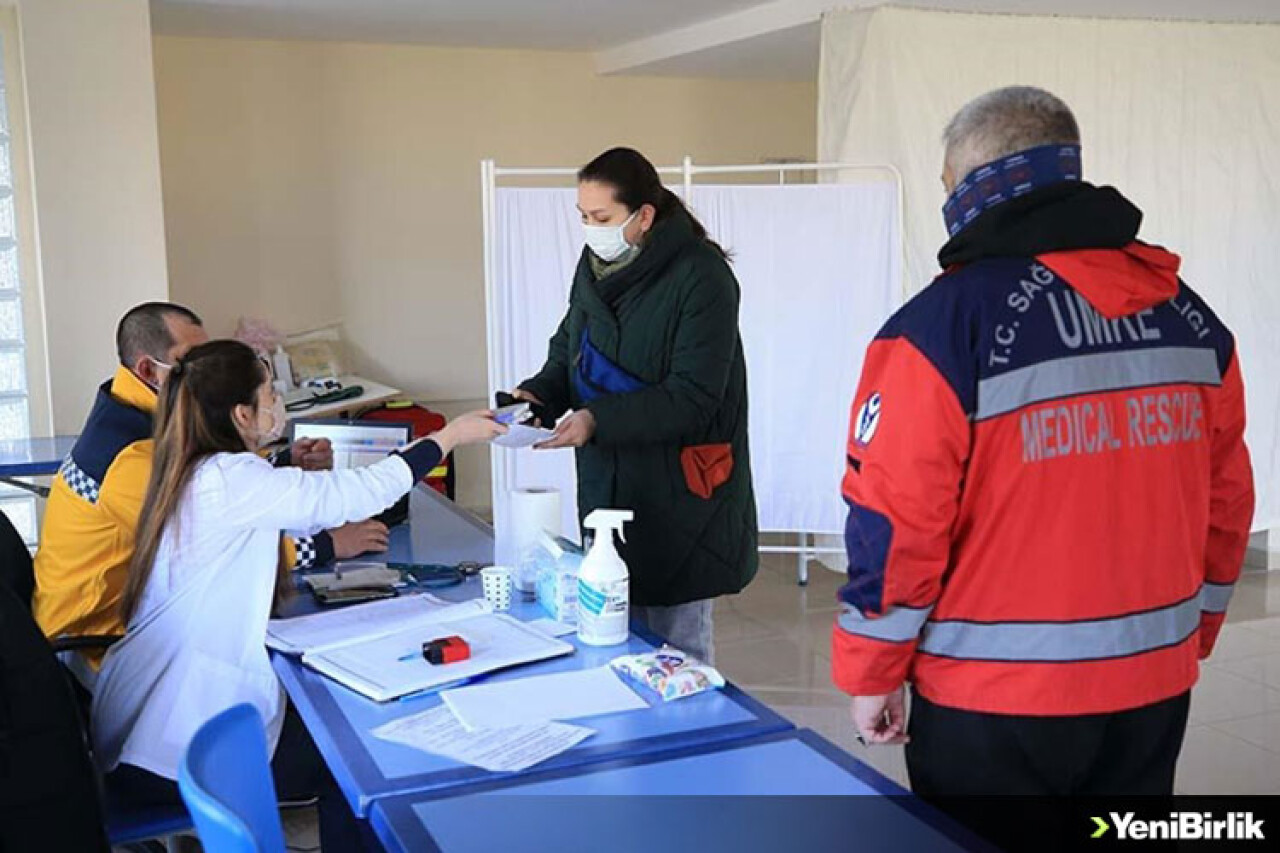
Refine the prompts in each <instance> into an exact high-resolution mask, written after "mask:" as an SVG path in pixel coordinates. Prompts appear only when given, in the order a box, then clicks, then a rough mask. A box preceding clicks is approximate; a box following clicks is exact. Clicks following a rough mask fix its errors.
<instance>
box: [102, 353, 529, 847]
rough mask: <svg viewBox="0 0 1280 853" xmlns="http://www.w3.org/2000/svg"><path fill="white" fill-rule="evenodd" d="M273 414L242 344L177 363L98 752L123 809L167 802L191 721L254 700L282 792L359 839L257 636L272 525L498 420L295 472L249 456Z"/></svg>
mask: <svg viewBox="0 0 1280 853" xmlns="http://www.w3.org/2000/svg"><path fill="white" fill-rule="evenodd" d="M284 424H285V414H284V407H283V405H282V401H281V400H280V398H279V396H278V395H277V394H275V392H274V391H273V390H272V387H271V382H270V375H269V372H268V371H267V369H266V367H265V365H264V364H263V363H262V362H261V361H260V360H259V359H258V357H257V356H256V355H255V353H254V352H253V350H251V349H250V348H249V347H247V346H245V345H244V344H241V343H238V342H236V341H213V342H211V343H207V344H204V345H202V346H198V347H196V348H195V349H193V350H191V351H190V352H189V353H187V354H186V355H185V356H184V357H183V358H182V359H180V360H179V361H178V362H177V363H176V364H175V365H174V366H173V370H172V372H171V373H170V375H169V381H168V382H167V383H166V385H165V388H164V391H163V394H162V398H161V400H160V404H159V408H158V411H157V421H156V441H155V460H154V463H153V466H152V473H151V482H150V484H149V485H148V488H147V496H146V500H145V502H144V504H143V508H142V514H141V522H140V525H139V528H138V539H137V545H136V550H135V554H134V558H133V563H132V564H131V566H130V569H129V578H128V581H127V584H126V587H125V591H124V597H123V604H122V606H123V609H124V616H125V619H126V621H127V623H128V626H129V627H128V631H127V633H126V635H125V637H124V639H122V640H121V641H120V642H119V643H117V644H116V645H115V646H114V647H113V648H112V649H111V651H110V652H109V653H108V655H107V657H106V660H105V662H104V663H103V667H102V671H101V674H100V675H99V678H98V685H97V689H96V692H95V694H94V701H93V736H94V744H95V753H96V756H97V758H98V761H99V763H100V764H101V766H102V769H103V770H104V772H106V773H107V774H108V775H107V783H108V792H109V796H112V797H114V798H115V799H116V800H117V801H120V802H122V804H128V805H131V806H140V805H149V804H156V805H158V804H163V803H170V802H177V801H179V796H178V791H177V786H176V784H175V782H174V780H176V779H177V775H178V764H179V762H180V761H181V758H182V754H183V752H184V750H185V749H186V747H187V744H188V743H190V741H191V738H192V736H193V735H194V734H195V732H196V730H197V729H198V728H199V727H200V726H201V725H202V724H204V723H205V722H206V721H208V720H209V719H210V718H212V717H213V716H215V715H216V714H218V713H219V712H221V711H223V710H225V709H227V708H229V707H231V706H232V705H235V704H238V703H241V702H249V703H252V704H253V705H254V706H255V707H257V709H258V710H259V712H260V713H261V714H262V719H263V721H264V723H265V724H266V728H267V740H268V744H269V745H270V747H271V748H272V749H273V750H274V753H275V754H274V757H273V759H272V767H273V772H274V774H275V777H276V788H277V793H278V794H279V795H280V796H281V797H282V798H295V797H298V796H308V795H310V796H316V795H318V796H320V829H321V840H322V844H323V845H324V848H325V849H326V850H329V849H333V850H346V849H358V847H357V846H355V845H358V844H359V842H358V841H356V840H355V838H354V836H353V835H352V834H351V833H352V832H353V831H354V829H355V823H354V820H353V819H352V817H351V815H350V811H349V810H348V809H347V807H346V804H345V802H343V801H342V797H341V795H340V794H338V793H337V790H336V788H335V787H334V786H333V784H332V778H331V777H330V776H329V775H328V772H327V770H326V769H325V767H324V762H323V761H322V760H321V759H320V757H319V755H318V753H316V751H315V747H314V744H312V743H311V740H310V738H309V737H308V736H307V734H306V731H305V729H304V728H303V727H302V726H301V723H300V721H299V720H298V718H297V716H296V715H295V714H293V713H292V712H291V709H288V703H287V702H286V699H285V696H284V693H283V691H282V689H281V687H280V684H279V683H278V681H277V680H276V677H275V674H274V673H273V672H272V669H271V664H270V662H269V661H268V658H267V652H266V649H265V647H264V641H265V638H266V627H267V620H268V618H269V617H270V614H271V611H272V608H273V605H274V603H275V602H276V601H277V600H278V599H279V597H280V596H281V595H284V594H287V591H288V590H289V589H290V588H291V584H290V583H289V577H288V571H287V569H286V568H284V563H283V562H282V561H281V559H280V540H281V531H283V530H286V529H305V528H331V527H338V526H340V525H342V524H345V523H347V522H349V521H357V520H360V519H363V518H369V517H370V516H372V515H376V514H377V513H378V512H380V511H382V510H383V509H386V508H387V507H388V506H390V505H392V504H393V503H395V502H396V501H397V500H398V499H399V498H400V497H401V496H402V495H404V494H405V493H406V492H408V491H409V490H410V489H411V488H412V487H413V484H414V483H416V482H417V481H418V480H419V479H420V478H421V477H422V476H424V475H425V474H426V473H427V472H429V471H430V470H431V469H432V468H434V467H435V466H436V465H437V464H438V463H439V462H440V460H441V459H442V458H443V457H444V456H445V455H447V454H448V453H449V452H450V451H452V450H453V448H454V447H456V446H458V445H462V444H468V443H472V442H480V441H486V440H490V439H492V438H494V437H496V436H498V435H501V434H502V433H503V432H505V428H504V427H502V426H500V425H499V424H497V423H495V422H494V421H493V420H492V418H491V417H490V416H489V413H476V414H473V415H467V416H464V417H461V418H459V419H458V420H456V421H454V422H453V423H451V424H449V425H448V426H447V427H445V428H444V429H443V430H441V431H440V432H438V433H436V434H435V435H432V436H430V437H429V438H427V439H423V440H422V441H419V442H415V443H414V444H412V445H410V446H408V447H406V448H405V449H403V450H401V451H400V452H398V453H395V454H392V455H391V456H389V457H388V458H386V459H384V460H382V461H381V462H378V463H377V464H374V465H371V466H368V467H366V468H361V469H355V470H345V471H319V472H306V471H302V470H300V469H298V468H273V467H272V466H271V465H270V464H269V463H268V462H266V461H265V460H264V459H262V458H261V457H259V456H258V455H257V454H256V453H255V452H254V451H255V450H256V449H257V448H258V447H260V446H262V445H263V444H265V443H268V442H269V441H271V440H274V439H275V438H276V437H278V436H279V434H280V432H281V431H282V430H283V429H284ZM277 744H278V745H279V746H277Z"/></svg>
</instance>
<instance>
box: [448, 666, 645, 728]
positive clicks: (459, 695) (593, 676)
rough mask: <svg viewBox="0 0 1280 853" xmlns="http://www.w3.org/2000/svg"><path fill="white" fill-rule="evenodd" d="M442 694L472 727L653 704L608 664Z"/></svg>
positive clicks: (564, 717) (568, 717)
mask: <svg viewBox="0 0 1280 853" xmlns="http://www.w3.org/2000/svg"><path fill="white" fill-rule="evenodd" d="M440 696H441V698H442V699H444V702H445V704H446V705H448V706H449V707H450V708H451V709H452V710H453V713H454V714H455V715H456V716H457V718H458V721H459V722H460V723H462V725H463V726H464V727H466V728H467V730H469V731H476V730H478V729H498V728H503V727H506V726H515V725H520V724H522V723H531V722H540V721H545V720H574V719H577V718H579V717H594V716H597V715H599V714H616V713H619V712H621V711H639V710H642V709H645V708H648V707H649V705H648V703H646V702H645V701H644V700H643V699H641V698H640V697H639V696H637V695H636V693H635V691H634V690H632V689H631V688H630V687H628V686H627V685H626V684H624V683H623V682H622V680H621V679H619V678H618V676H617V674H615V673H614V671H613V670H612V669H611V668H610V667H607V666H602V667H597V668H595V669H580V670H574V671H573V672H557V673H553V674H551V675H535V676H533V677H531V678H520V679H516V680H514V681H500V682H495V683H493V684H478V685H475V686H472V687H458V688H455V689H453V690H445V691H444V692H442V693H441V694H440Z"/></svg>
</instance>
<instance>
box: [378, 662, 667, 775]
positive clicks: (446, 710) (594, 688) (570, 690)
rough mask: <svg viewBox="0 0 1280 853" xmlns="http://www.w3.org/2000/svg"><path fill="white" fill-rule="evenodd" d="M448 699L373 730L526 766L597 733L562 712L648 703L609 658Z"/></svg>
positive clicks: (460, 756) (465, 758)
mask: <svg viewBox="0 0 1280 853" xmlns="http://www.w3.org/2000/svg"><path fill="white" fill-rule="evenodd" d="M441 696H442V697H443V699H444V704H442V705H438V706H436V707H435V708H432V709H431V710H429V711H424V712H422V713H419V714H414V715H412V716H410V717H405V718H403V719H400V720H396V721H394V722H391V723H387V724H386V725H383V726H380V727H379V728H377V729H374V730H373V734H374V735H375V736H376V737H380V738H382V739H384V740H389V741H393V742H395V743H400V744H403V745H405V746H411V747H414V748H415V749H421V750H423V751H425V752H430V753H433V754H435V755H442V756H444V757H445V758H451V759H453V760H454V761H459V762H462V763H465V764H472V765H475V766H476V767H482V768H484V769H485V770H492V771H495V772H509V771H518V770H524V769H526V768H529V767H532V766H533V765H535V764H538V763H539V762H542V761H546V760H547V759H549V758H553V757H555V756H557V755H559V754H560V753H562V752H564V751H565V750H567V749H570V748H572V747H574V746H576V745H577V744H579V743H581V742H582V741H583V740H585V739H586V738H588V737H590V736H591V735H593V734H595V732H594V731H593V730H592V729H589V728H585V727H583V726H575V725H570V724H568V723H564V722H560V721H561V720H573V719H579V718H581V717H595V716H600V715H603V714H617V713H621V712H624V711H637V710H640V709H643V708H647V707H649V706H648V704H647V703H646V702H645V701H644V700H643V699H641V698H640V697H639V696H637V695H636V694H635V693H634V692H633V691H632V690H631V688H629V687H627V685H626V684H624V683H623V682H622V681H621V680H620V679H619V678H618V676H617V675H616V674H615V673H614V671H613V670H612V669H611V668H610V667H607V666H604V667H599V668H597V669H584V670H575V671H572V672H558V673H553V674H550V675H537V676H532V677H529V678H519V679H512V680H509V681H500V682H495V683H493V684H485V685H479V686H475V687H462V688H458V689H456V690H445V691H444V692H443V693H441Z"/></svg>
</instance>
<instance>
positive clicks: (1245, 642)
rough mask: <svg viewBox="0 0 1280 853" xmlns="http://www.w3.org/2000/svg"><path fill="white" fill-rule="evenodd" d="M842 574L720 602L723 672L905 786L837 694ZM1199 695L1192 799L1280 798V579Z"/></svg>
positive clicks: (1223, 649)
mask: <svg viewBox="0 0 1280 853" xmlns="http://www.w3.org/2000/svg"><path fill="white" fill-rule="evenodd" d="M841 582H842V575H840V574H836V573H835V572H831V571H828V570H827V569H824V568H822V567H821V566H820V565H819V564H817V563H814V564H812V568H811V570H810V582H809V585H808V587H800V586H797V585H796V566H795V560H794V558H784V557H772V558H769V559H767V560H766V561H765V564H764V566H763V567H762V568H761V570H760V574H759V575H758V577H757V578H756V580H755V581H754V582H753V583H752V584H751V586H750V587H748V588H747V590H746V591H745V592H743V593H742V594H741V595H739V596H735V597H732V598H725V599H721V600H720V601H718V602H717V603H716V610H715V622H716V656H717V657H716V663H717V665H718V666H719V668H720V669H721V670H722V671H723V672H724V674H725V676H726V677H728V678H730V679H732V680H733V681H735V682H736V683H738V684H739V685H740V686H741V687H742V688H743V689H744V690H746V691H747V692H749V693H752V694H753V695H755V696H756V697H758V698H759V699H761V700H762V701H764V702H765V703H767V704H769V705H770V706H771V707H772V708H773V709H774V710H776V711H778V712H779V713H780V714H783V715H784V716H786V717H788V718H789V719H791V720H792V721H793V722H794V723H795V724H796V725H797V726H802V727H805V728H811V729H813V730H815V731H817V732H819V733H820V734H822V735H823V736H824V737H826V738H828V739H830V740H832V741H834V742H835V743H837V744H839V745H840V746H841V747H843V748H844V749H847V750H848V751H850V752H852V753H853V754H854V755H856V756H858V757H859V758H861V759H862V760H864V761H866V762H867V763H869V764H871V765H873V766H875V767H876V768H877V769H879V770H880V771H881V772H882V773H884V774H885V775H887V776H889V777H890V778H892V779H894V780H896V781H897V782H899V783H900V784H902V785H904V786H905V785H906V784H907V776H906V767H905V764H904V762H903V758H902V748H901V747H877V748H874V749H868V748H866V747H862V746H859V745H858V744H857V742H856V741H854V739H853V728H852V724H851V723H850V722H849V716H848V702H847V701H846V699H845V697H844V696H843V694H841V693H840V692H839V691H837V690H836V689H835V688H834V687H832V686H831V677H830V669H831V650H830V646H829V644H830V631H831V623H832V620H834V618H835V613H836V603H835V595H836V590H837V589H838V588H839V586H840V584H841ZM1227 623H1228V624H1227V625H1226V627H1224V628H1223V631H1222V635H1221V638H1220V639H1219V642H1218V645H1217V648H1216V650H1215V652H1214V654H1213V657H1211V658H1210V659H1209V661H1208V662H1207V664H1206V665H1205V666H1204V667H1203V669H1202V674H1201V678H1200V683H1199V684H1198V685H1197V686H1196V689H1195V690H1194V691H1193V693H1192V701H1191V721H1190V724H1189V726H1188V728H1187V737H1186V742H1185V744H1184V746H1183V750H1182V758H1181V761H1180V762H1179V765H1178V779H1177V788H1178V791H1179V792H1181V793H1187V794H1280V571H1277V572H1271V573H1250V574H1246V575H1245V576H1244V577H1243V578H1242V579H1241V581H1240V583H1239V585H1238V586H1237V589H1236V593H1235V596H1234V597H1233V599H1232V602H1231V610H1230V612H1229V613H1228V616H1227Z"/></svg>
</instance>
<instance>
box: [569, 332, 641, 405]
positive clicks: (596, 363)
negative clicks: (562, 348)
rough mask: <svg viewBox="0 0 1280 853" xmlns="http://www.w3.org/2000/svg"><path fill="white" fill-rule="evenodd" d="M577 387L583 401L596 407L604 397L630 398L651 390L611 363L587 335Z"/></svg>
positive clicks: (575, 377)
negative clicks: (631, 394)
mask: <svg viewBox="0 0 1280 853" xmlns="http://www.w3.org/2000/svg"><path fill="white" fill-rule="evenodd" d="M573 387H574V390H575V391H577V392H578V398H579V399H580V400H582V401H583V402H584V403H594V402H595V401H596V400H598V399H600V398H601V397H607V396H609V395H611V394H630V393H632V392H635V391H643V390H644V389H645V388H647V387H649V386H648V385H647V384H646V383H644V382H642V381H641V380H639V379H637V378H636V377H634V376H632V375H631V374H630V373H628V372H627V371H625V370H623V369H622V368H621V367H619V366H618V365H616V364H614V363H613V362H612V361H610V360H609V358H608V357H607V356H606V355H605V354H604V353H602V352H600V350H598V349H596V347H595V344H593V343H591V336H590V335H589V334H587V333H586V332H584V333H583V335H582V346H581V347H580V348H579V350H578V358H577V362H576V364H575V369H574V371H573Z"/></svg>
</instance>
